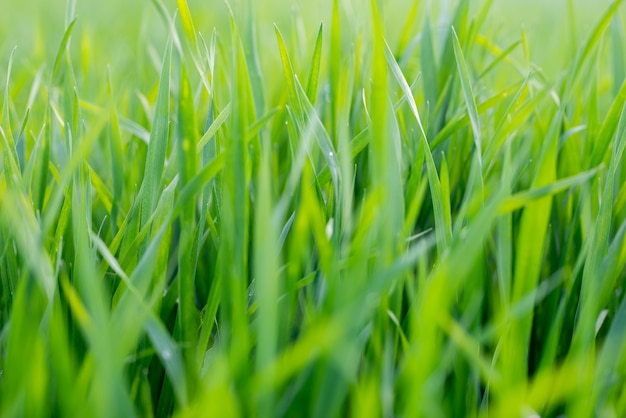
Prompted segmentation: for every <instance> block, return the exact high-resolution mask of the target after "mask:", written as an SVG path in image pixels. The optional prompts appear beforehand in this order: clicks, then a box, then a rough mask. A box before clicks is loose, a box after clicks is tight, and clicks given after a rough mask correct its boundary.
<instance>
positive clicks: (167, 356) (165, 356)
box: [161, 350, 172, 360]
mask: <svg viewBox="0 0 626 418" xmlns="http://www.w3.org/2000/svg"><path fill="white" fill-rule="evenodd" d="M161 355H162V356H163V360H169V359H170V358H172V352H171V351H170V350H163V352H162V353H161Z"/></svg>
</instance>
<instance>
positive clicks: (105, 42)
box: [0, 0, 624, 88]
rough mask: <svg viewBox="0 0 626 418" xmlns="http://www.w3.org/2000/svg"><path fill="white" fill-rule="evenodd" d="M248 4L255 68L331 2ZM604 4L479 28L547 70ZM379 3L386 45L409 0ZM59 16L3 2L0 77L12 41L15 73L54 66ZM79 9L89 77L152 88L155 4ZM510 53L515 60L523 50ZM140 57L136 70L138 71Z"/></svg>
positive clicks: (205, 17) (447, 15)
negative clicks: (253, 19) (141, 80)
mask: <svg viewBox="0 0 626 418" xmlns="http://www.w3.org/2000/svg"><path fill="white" fill-rule="evenodd" d="M248 1H251V2H252V4H254V7H256V11H255V12H256V14H257V15H258V16H259V20H258V22H259V26H258V27H257V31H258V33H259V35H260V36H259V38H258V46H259V50H260V51H262V54H261V55H262V57H261V60H262V61H264V62H262V65H263V66H267V64H268V62H267V61H268V60H270V61H272V62H271V67H270V68H275V67H274V65H276V64H277V63H278V62H279V57H278V51H277V48H276V39H275V36H274V28H273V24H274V23H276V24H277V25H278V27H279V28H280V29H281V31H282V32H283V33H290V32H293V31H294V30H295V31H299V32H300V35H302V36H303V38H304V39H306V40H307V42H310V43H311V44H312V42H313V39H314V37H315V35H316V30H317V27H318V26H319V24H320V23H322V22H324V23H325V24H326V25H327V26H328V25H329V23H330V11H331V7H332V0H321V1H317V0H258V1H254V0H231V1H230V3H231V4H232V5H233V8H234V9H235V10H237V9H238V8H245V7H246V6H245V5H244V4H243V3H246V4H247V2H248ZM164 3H165V6H166V7H167V9H168V11H169V12H170V14H173V13H174V10H175V9H176V2H175V1H174V0H164ZM188 3H189V7H190V9H191V11H192V13H193V18H194V21H195V23H196V29H197V30H198V31H199V32H201V33H202V34H203V36H204V38H205V39H207V41H208V39H209V38H210V37H211V33H212V32H213V29H214V28H217V31H218V33H219V34H220V37H221V39H222V40H223V41H224V42H226V43H227V42H228V39H229V32H230V29H229V21H228V13H227V7H226V3H225V1H224V0H188ZM240 3H241V4H240ZM483 3H484V0H471V7H472V8H473V9H474V10H475V12H477V11H478V9H479V8H480V7H481V5H482V4H483ZM610 3H611V1H610V0H525V1H518V0H493V5H492V7H491V9H490V16H489V18H488V20H487V21H488V25H487V27H485V28H484V29H485V32H486V33H488V34H489V37H490V41H491V42H492V43H495V44H496V45H498V46H499V47H500V48H505V47H506V46H508V45H509V44H510V43H511V42H513V41H514V40H517V39H520V36H521V33H522V30H524V31H525V32H526V35H527V38H528V45H529V51H530V56H531V59H532V61H533V62H534V63H535V64H537V65H538V66H539V67H541V68H542V69H543V70H544V71H545V73H546V74H547V75H548V76H550V77H554V76H556V75H557V74H558V72H559V70H560V68H563V63H564V62H567V60H570V59H572V57H573V54H574V52H573V51H575V49H576V48H578V46H579V45H580V42H581V41H582V40H583V39H584V38H585V36H586V35H587V34H588V33H589V30H590V28H591V27H592V26H593V24H594V22H596V21H597V19H598V18H599V16H600V15H601V14H602V13H603V12H604V11H605V9H606V8H607V7H608V5H609V4H610ZM341 4H342V13H343V16H344V19H345V21H346V22H349V24H352V25H353V26H354V27H353V33H355V36H356V34H358V33H359V31H361V32H363V30H362V28H361V27H359V21H360V20H359V17H361V20H364V19H366V17H367V13H368V9H369V1H367V0H341ZM384 4H385V8H386V9H385V18H386V20H387V34H388V38H389V43H390V45H391V47H392V48H393V47H394V42H396V41H397V39H398V37H399V34H400V32H401V30H402V28H403V27H404V25H405V21H406V16H407V14H408V10H409V9H410V8H411V6H412V5H413V1H412V0H385V1H384ZM455 4H456V0H442V1H439V0H430V1H421V2H420V12H419V13H418V19H416V21H415V22H413V24H414V25H415V28H416V31H415V33H419V28H420V27H421V25H422V23H423V16H424V14H425V13H430V14H431V15H432V17H433V19H434V20H433V21H435V22H438V28H437V29H439V31H441V32H443V31H446V30H448V29H449V24H450V23H449V22H450V21H451V18H452V17H451V13H453V11H454V7H455ZM475 12H474V13H473V14H475ZM65 14H66V1H65V0H0V80H4V78H5V76H6V67H7V62H8V56H9V54H10V52H11V51H12V50H13V48H14V47H17V50H16V54H15V59H14V61H15V64H14V65H15V68H17V69H19V70H20V71H21V72H24V71H26V72H29V73H31V75H32V76H34V74H36V73H37V71H39V70H40V69H41V68H42V65H43V66H45V67H46V69H48V68H49V67H50V66H51V65H52V63H53V61H54V56H55V54H56V51H57V48H58V45H59V43H60V41H61V39H62V37H63V33H64V27H65V20H66V18H65ZM623 14H624V11H622V15H623ZM76 15H77V16H78V20H77V23H76V27H75V28H74V32H73V38H72V54H73V55H76V56H75V59H78V62H82V65H83V69H84V70H87V69H89V71H90V72H91V73H92V74H94V77H95V78H96V79H98V78H100V79H102V78H101V77H103V76H104V74H106V67H107V66H110V67H111V71H112V73H113V75H114V76H115V77H117V78H118V79H122V80H123V79H124V77H125V76H126V75H129V73H133V72H134V73H135V74H140V75H141V76H142V77H146V75H147V74H153V75H154V79H153V80H149V83H148V85H152V83H153V82H154V81H155V80H156V78H157V76H158V60H159V59H160V58H159V57H160V56H161V54H162V51H163V46H164V44H165V39H166V36H167V30H166V26H165V24H164V22H163V19H162V18H161V17H160V16H159V14H158V12H157V8H156V7H155V5H154V3H153V1H151V0H108V1H100V0H77V1H76ZM442 39H443V37H442V36H439V38H438V39H437V38H436V39H435V44H436V46H437V47H441V43H442V42H441V40H442ZM438 41H439V42H438ZM266 45H267V47H266ZM516 53H517V54H518V56H519V57H521V54H522V52H521V51H520V48H518V50H517V51H516ZM138 62H141V66H142V68H141V69H139V68H137V65H138ZM146 65H148V66H150V67H153V68H152V70H150V71H149V72H146V71H145V66H146ZM79 79H80V75H79ZM13 87H16V88H19V86H13Z"/></svg>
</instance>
